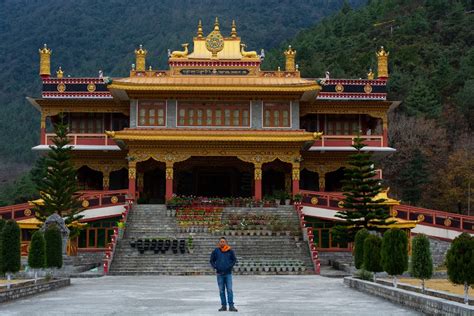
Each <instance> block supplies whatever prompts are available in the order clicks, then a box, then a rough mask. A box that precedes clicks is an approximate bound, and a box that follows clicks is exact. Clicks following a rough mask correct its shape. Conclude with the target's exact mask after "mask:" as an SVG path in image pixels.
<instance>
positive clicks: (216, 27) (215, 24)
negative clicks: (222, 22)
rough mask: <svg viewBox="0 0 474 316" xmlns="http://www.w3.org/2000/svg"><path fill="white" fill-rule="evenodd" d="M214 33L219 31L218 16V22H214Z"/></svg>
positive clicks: (217, 20)
mask: <svg viewBox="0 0 474 316" xmlns="http://www.w3.org/2000/svg"><path fill="white" fill-rule="evenodd" d="M214 31H219V19H218V18H217V16H216V21H215V22H214Z"/></svg>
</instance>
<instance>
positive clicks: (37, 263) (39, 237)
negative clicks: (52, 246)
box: [28, 230, 46, 269]
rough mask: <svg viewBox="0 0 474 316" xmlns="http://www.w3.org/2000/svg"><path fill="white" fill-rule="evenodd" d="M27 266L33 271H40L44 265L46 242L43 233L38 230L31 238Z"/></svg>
mask: <svg viewBox="0 0 474 316" xmlns="http://www.w3.org/2000/svg"><path fill="white" fill-rule="evenodd" d="M28 265H29V266H30V267H31V268H33V269H41V268H44V267H45V265H46V241H45V240H44V236H43V233H42V232H40V231H39V230H38V231H36V232H35V233H34V234H33V236H32V238H31V243H30V249H29V251H28Z"/></svg>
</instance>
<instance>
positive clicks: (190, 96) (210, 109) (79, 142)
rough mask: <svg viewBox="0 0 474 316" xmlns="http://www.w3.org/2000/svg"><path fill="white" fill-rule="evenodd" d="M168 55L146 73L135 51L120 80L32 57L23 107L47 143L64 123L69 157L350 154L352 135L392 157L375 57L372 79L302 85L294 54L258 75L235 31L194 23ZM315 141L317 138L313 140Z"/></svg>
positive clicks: (256, 62)
mask: <svg viewBox="0 0 474 316" xmlns="http://www.w3.org/2000/svg"><path fill="white" fill-rule="evenodd" d="M182 47H183V48H182V50H177V51H172V52H171V51H168V57H169V59H168V65H169V69H167V70H154V69H152V68H151V66H147V63H146V58H147V55H148V52H147V50H146V49H144V48H143V46H142V45H140V47H139V48H138V49H136V50H135V57H136V60H135V63H134V64H133V65H132V69H131V70H130V74H129V76H128V77H124V78H109V77H105V76H103V74H102V73H101V72H100V73H99V76H98V77H94V78H81V77H77V78H72V77H69V76H66V75H65V74H64V71H63V70H62V69H61V68H59V69H58V70H57V71H56V77H54V78H53V77H52V76H51V66H50V58H51V52H52V51H51V49H49V48H48V47H47V46H46V45H45V46H44V48H42V49H40V50H39V53H40V76H41V78H42V81H43V90H42V95H41V97H40V98H28V99H29V101H30V102H31V103H32V104H33V105H34V106H35V107H36V108H37V109H38V110H39V111H40V112H41V140H40V145H39V146H36V147H35V149H46V148H47V147H48V145H49V144H51V140H52V136H53V134H52V133H48V132H47V130H46V126H47V124H46V121H47V120H48V119H50V120H52V121H53V122H54V121H56V120H57V119H58V115H59V114H60V113H64V115H65V119H66V121H67V123H68V124H69V129H70V135H71V139H72V144H73V145H74V148H75V149H76V150H102V151H103V150H108V151H116V150H123V149H124V148H125V147H126V146H120V147H118V146H117V141H118V143H119V145H120V142H121V141H123V142H125V143H127V141H133V140H142V141H144V140H156V141H158V140H163V141H166V140H170V141H171V140H173V141H178V140H184V139H187V138H193V137H194V138H195V139H200V140H203V141H204V140H208V139H209V138H210V137H211V138H212V137H214V138H216V139H218V140H228V139H232V138H235V139H236V141H238V140H239V139H240V138H241V139H242V140H244V139H249V138H250V137H252V138H254V139H256V140H258V141H260V142H262V141H272V139H277V138H278V139H287V140H288V141H292V140H295V141H299V142H302V141H305V142H308V141H310V142H312V145H311V146H306V147H305V148H306V149H307V150H308V151H348V150H351V147H350V145H351V144H352V140H353V138H354V137H355V135H357V134H358V133H359V134H361V135H363V136H364V137H365V138H366V143H367V145H368V147H370V150H373V151H393V149H392V148H390V147H388V144H387V128H388V121H387V111H388V109H389V107H390V106H391V105H392V104H393V103H394V102H390V101H387V91H386V84H387V80H388V66H387V60H388V53H387V52H386V51H385V50H384V49H383V47H382V48H381V49H380V50H379V51H378V52H377V53H376V54H377V61H378V67H377V72H378V76H377V77H375V74H374V73H373V72H372V71H370V72H369V73H368V76H367V79H334V78H331V77H330V75H329V73H327V74H326V77H324V78H302V77H301V75H300V71H299V69H298V65H297V63H296V51H295V50H294V49H293V48H291V46H290V47H288V49H287V50H286V51H284V56H285V67H284V70H281V69H280V67H279V68H278V69H277V70H275V71H264V70H262V69H261V63H262V61H263V59H264V52H263V50H262V51H261V52H260V53H257V52H256V51H247V50H246V49H247V47H246V45H245V44H244V43H243V42H242V40H241V38H240V37H239V36H238V34H237V28H236V25H235V22H233V23H232V28H231V33H230V35H229V36H224V35H222V33H221V31H220V27H219V22H218V20H217V18H216V21H215V23H214V27H213V29H212V31H211V32H210V33H209V34H208V35H207V36H206V35H205V34H204V33H203V28H202V25H201V22H199V24H198V29H197V34H196V36H195V37H194V38H193V44H192V46H190V45H189V44H188V43H185V44H182ZM321 133H322V134H321Z"/></svg>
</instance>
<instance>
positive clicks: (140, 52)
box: [135, 45, 148, 71]
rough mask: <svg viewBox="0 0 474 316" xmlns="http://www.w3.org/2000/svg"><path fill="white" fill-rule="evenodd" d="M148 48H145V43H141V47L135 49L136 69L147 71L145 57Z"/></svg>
mask: <svg viewBox="0 0 474 316" xmlns="http://www.w3.org/2000/svg"><path fill="white" fill-rule="evenodd" d="M147 53H148V52H147V50H146V49H143V45H140V48H139V49H135V67H136V68H135V69H136V71H145V70H146V67H145V58H146V54H147Z"/></svg>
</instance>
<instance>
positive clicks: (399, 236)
mask: <svg viewBox="0 0 474 316" xmlns="http://www.w3.org/2000/svg"><path fill="white" fill-rule="evenodd" d="M381 259H382V267H383V269H384V271H385V272H387V273H388V274H389V275H391V276H393V286H394V287H397V275H400V274H402V273H403V272H405V271H406V270H407V269H408V237H407V234H406V233H405V232H404V231H403V230H400V229H389V230H387V231H386V232H385V233H384V235H383V239H382V251H381Z"/></svg>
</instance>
